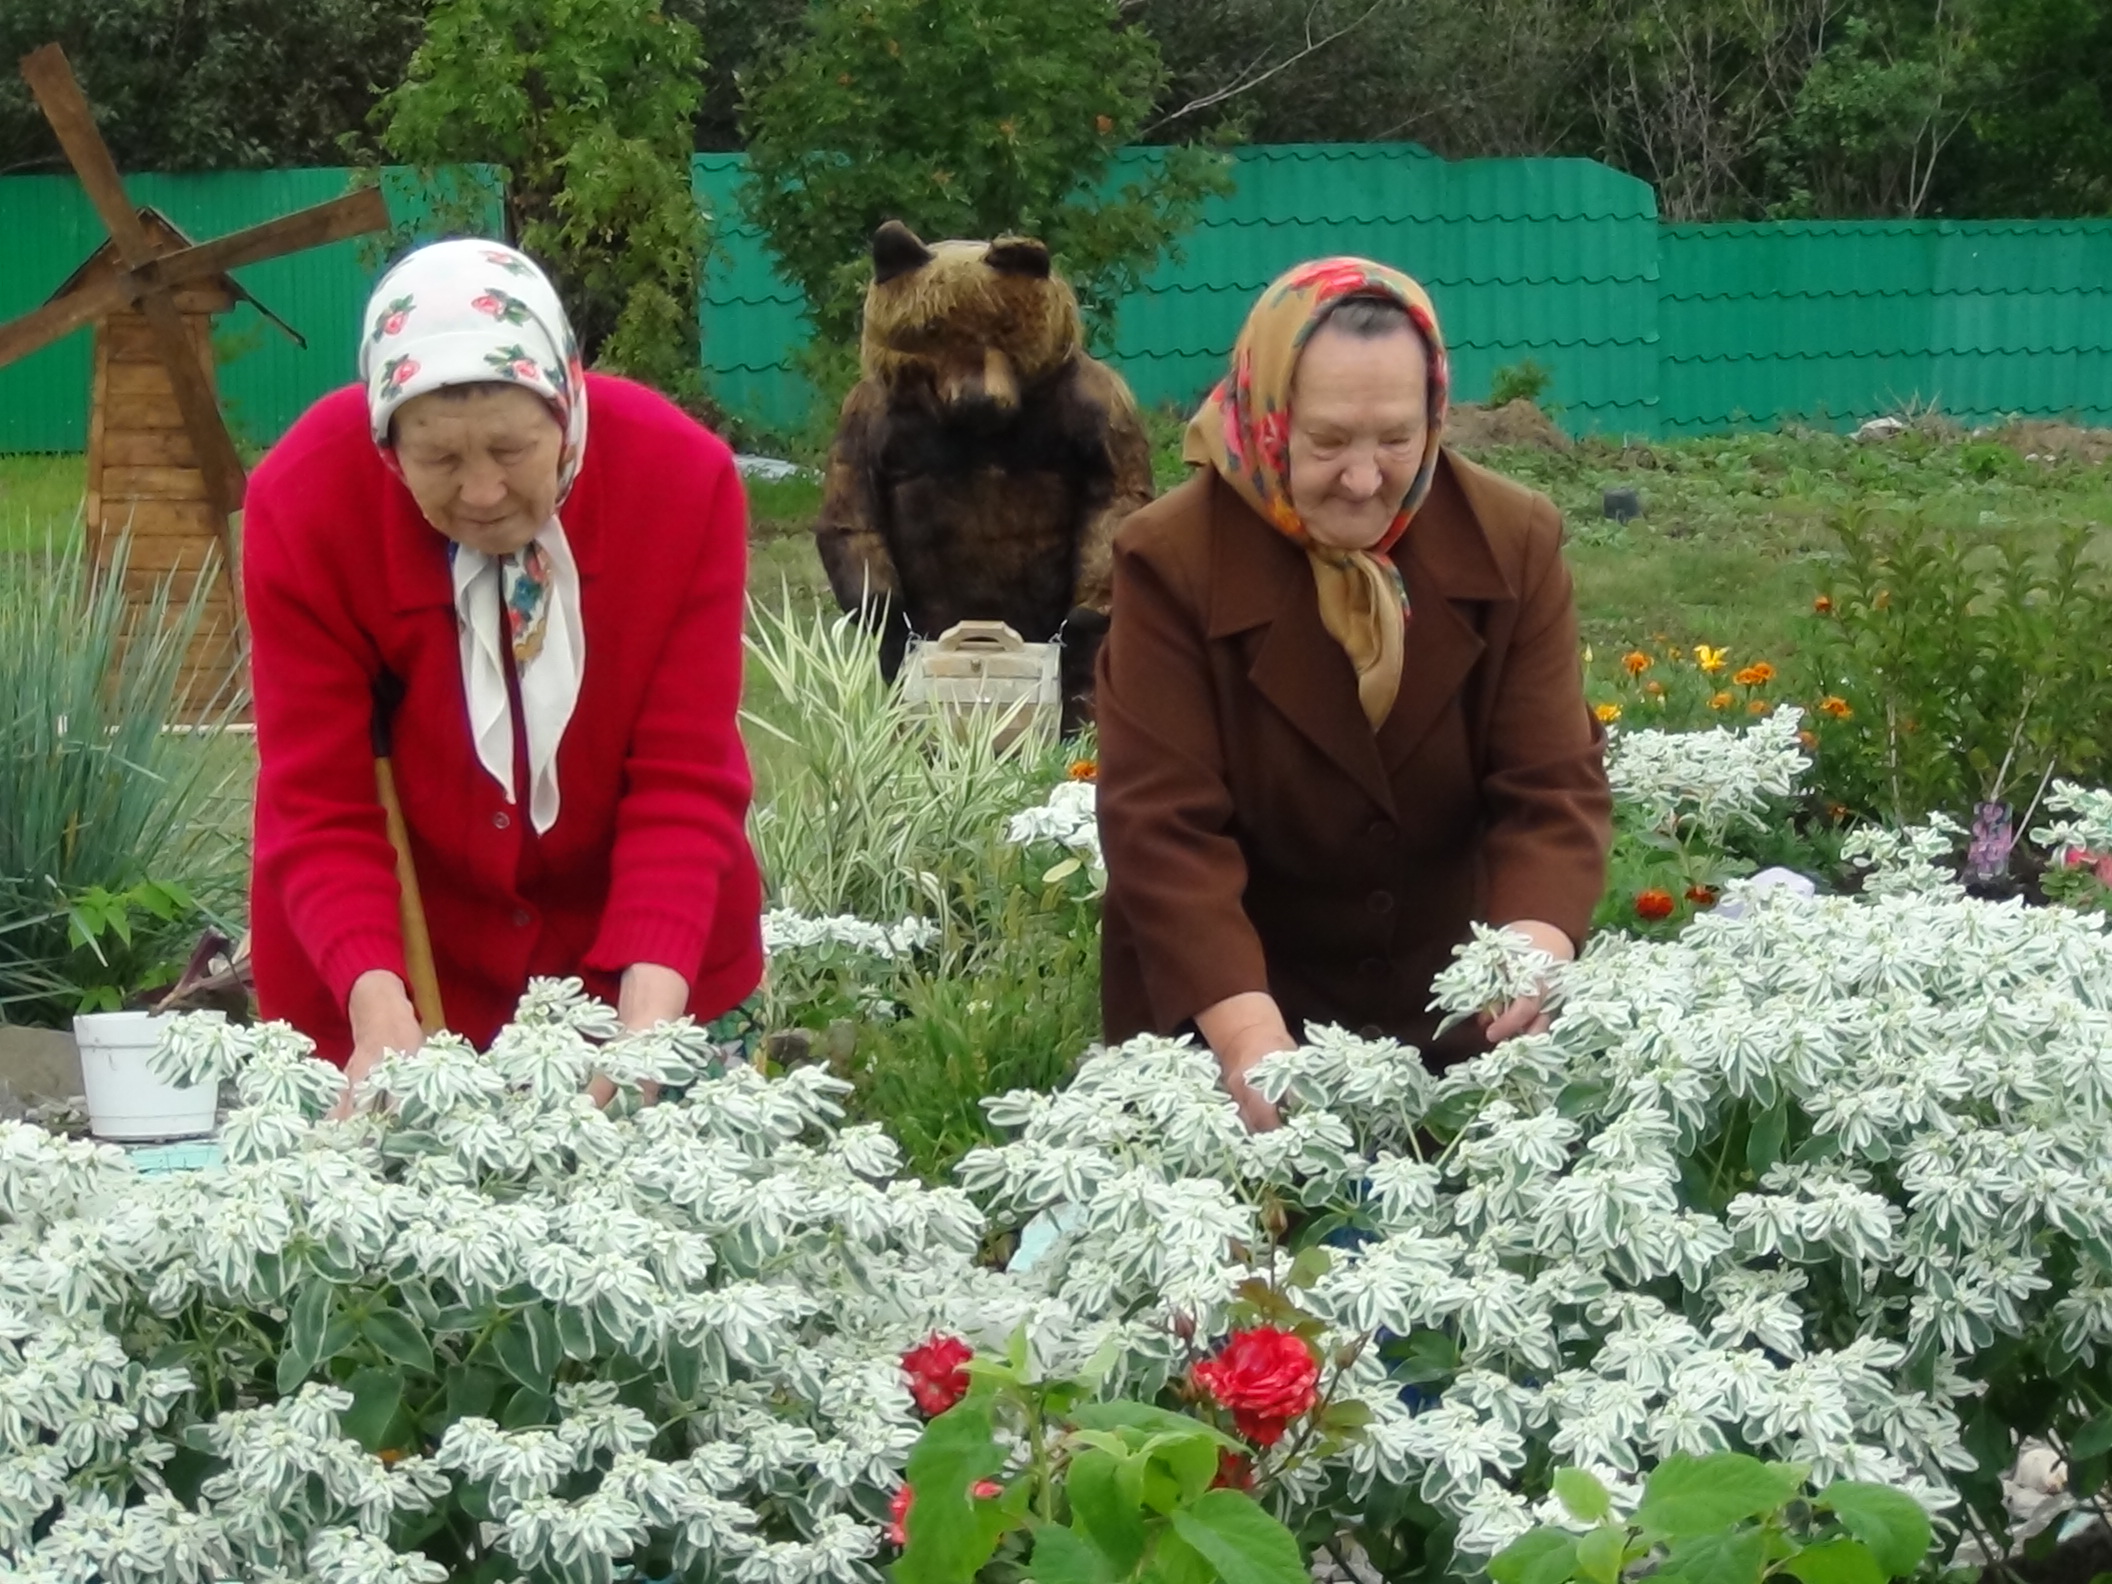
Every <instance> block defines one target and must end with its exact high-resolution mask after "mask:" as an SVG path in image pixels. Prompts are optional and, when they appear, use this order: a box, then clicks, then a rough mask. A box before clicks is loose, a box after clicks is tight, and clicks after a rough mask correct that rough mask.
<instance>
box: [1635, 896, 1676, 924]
mask: <svg viewBox="0 0 2112 1584" xmlns="http://www.w3.org/2000/svg"><path fill="white" fill-rule="evenodd" d="M1677 905H1678V904H1677V903H1675V902H1674V901H1673V900H1672V893H1671V892H1669V891H1657V890H1650V891H1638V892H1636V894H1635V916H1636V917H1637V918H1640V919H1648V920H1649V921H1650V922H1651V923H1653V924H1655V923H1656V922H1657V921H1658V920H1659V919H1668V918H1670V917H1671V916H1672V910H1673V909H1674V908H1675V907H1676V906H1677Z"/></svg>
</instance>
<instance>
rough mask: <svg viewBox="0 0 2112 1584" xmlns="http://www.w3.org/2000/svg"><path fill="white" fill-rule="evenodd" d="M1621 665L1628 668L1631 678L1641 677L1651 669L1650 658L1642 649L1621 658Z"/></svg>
mask: <svg viewBox="0 0 2112 1584" xmlns="http://www.w3.org/2000/svg"><path fill="white" fill-rule="evenodd" d="M1621 664H1622V665H1624V666H1626V667H1627V668H1628V674H1629V675H1630V676H1641V675H1642V674H1643V673H1644V672H1645V671H1647V670H1649V669H1650V657H1649V656H1648V655H1646V654H1644V653H1643V652H1642V650H1640V649H1631V650H1629V651H1628V652H1627V653H1626V654H1624V655H1622V656H1621Z"/></svg>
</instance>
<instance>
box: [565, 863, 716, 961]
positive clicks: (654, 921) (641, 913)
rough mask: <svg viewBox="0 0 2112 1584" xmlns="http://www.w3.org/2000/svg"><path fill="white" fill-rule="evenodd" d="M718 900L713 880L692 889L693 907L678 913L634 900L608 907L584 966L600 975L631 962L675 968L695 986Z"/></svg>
mask: <svg viewBox="0 0 2112 1584" xmlns="http://www.w3.org/2000/svg"><path fill="white" fill-rule="evenodd" d="M718 904H719V891H718V887H717V885H715V884H714V885H712V886H710V887H709V888H706V889H703V890H701V891H700V892H698V893H696V894H695V895H694V896H693V898H692V900H691V905H690V906H688V907H685V908H684V909H683V910H682V911H680V912H676V911H674V910H672V909H666V908H656V907H651V906H645V905H635V904H634V905H631V906H627V907H621V908H618V907H611V908H610V909H609V911H608V912H607V913H606V914H604V915H603V916H602V921H601V933H600V935H599V936H598V937H597V938H596V939H595V942H594V948H593V950H592V951H590V952H588V953H587V961H586V966H587V967H589V968H592V969H594V970H595V971H596V972H599V973H611V974H620V973H622V972H623V971H624V970H625V969H626V968H628V967H630V966H631V965H632V964H633V963H653V964H656V965H657V966H659V967H662V968H670V969H673V970H674V971H675V972H676V973H678V974H680V975H681V976H682V977H683V978H684V979H685V980H687V981H688V982H689V983H690V984H691V985H694V984H696V982H697V974H698V972H699V970H700V969H701V968H702V966H703V963H704V947H705V945H706V943H707V942H708V941H709V939H710V935H711V923H712V920H713V919H714V918H715V917H716V916H717V912H718Z"/></svg>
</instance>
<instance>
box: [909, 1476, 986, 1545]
mask: <svg viewBox="0 0 2112 1584" xmlns="http://www.w3.org/2000/svg"><path fill="white" fill-rule="evenodd" d="M1004 1493H1005V1488H1004V1486H1002V1485H1000V1484H998V1483H997V1481H996V1480H977V1481H976V1482H975V1484H974V1485H973V1486H971V1487H970V1488H969V1494H970V1495H971V1496H973V1497H975V1498H976V1500H978V1501H991V1500H993V1499H995V1498H996V1497H999V1496H1002V1495H1004ZM916 1500H917V1492H916V1488H915V1487H914V1486H912V1485H910V1484H909V1483H907V1482H906V1481H905V1482H904V1484H903V1486H902V1488H901V1489H900V1490H898V1491H896V1492H895V1494H894V1499H893V1500H891V1501H890V1502H889V1503H888V1504H887V1537H888V1539H890V1540H892V1541H893V1542H894V1543H895V1544H896V1545H898V1546H906V1545H908V1544H909V1509H910V1508H911V1507H912V1506H914V1505H915V1504H916Z"/></svg>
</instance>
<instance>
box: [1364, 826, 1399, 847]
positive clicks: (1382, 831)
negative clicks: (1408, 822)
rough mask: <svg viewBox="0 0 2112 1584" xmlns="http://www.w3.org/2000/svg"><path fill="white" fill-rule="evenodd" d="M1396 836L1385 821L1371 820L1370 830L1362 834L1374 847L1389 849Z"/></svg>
mask: <svg viewBox="0 0 2112 1584" xmlns="http://www.w3.org/2000/svg"><path fill="white" fill-rule="evenodd" d="M1398 834H1399V833H1398V832H1396V831H1395V830H1394V828H1393V827H1392V826H1391V825H1390V824H1388V823H1387V822H1386V821H1385V820H1373V821H1372V822H1371V829H1370V830H1368V831H1366V832H1365V833H1364V839H1365V840H1366V841H1368V842H1370V843H1371V845H1372V846H1374V847H1391V846H1392V845H1393V844H1394V842H1395V840H1396V839H1397V837H1398Z"/></svg>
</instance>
